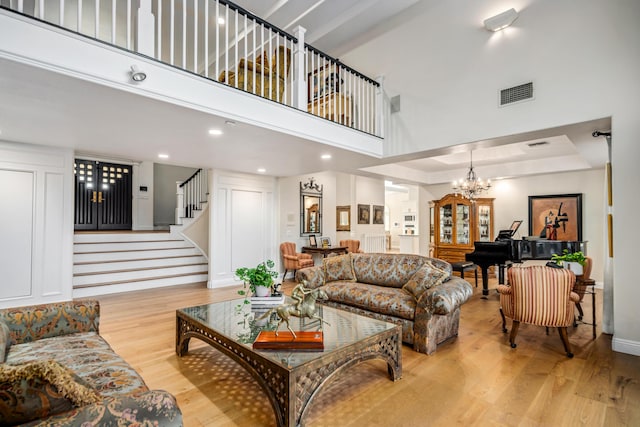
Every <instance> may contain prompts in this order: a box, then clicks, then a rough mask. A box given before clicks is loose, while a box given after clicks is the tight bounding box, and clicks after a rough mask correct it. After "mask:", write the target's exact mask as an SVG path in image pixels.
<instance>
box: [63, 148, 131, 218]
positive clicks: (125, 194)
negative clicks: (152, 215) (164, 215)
mask: <svg viewBox="0 0 640 427" xmlns="http://www.w3.org/2000/svg"><path fill="white" fill-rule="evenodd" d="M73 173H74V178H75V208H74V229H75V230H131V217H132V214H131V207H132V180H131V175H132V168H131V166H129V165H119V164H115V163H107V162H98V161H94V160H82V159H76V160H75V162H74V168H73Z"/></svg>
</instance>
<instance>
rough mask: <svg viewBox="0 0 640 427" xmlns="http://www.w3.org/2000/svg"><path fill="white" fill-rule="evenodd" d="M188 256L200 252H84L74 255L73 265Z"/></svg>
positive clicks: (193, 250) (168, 250)
mask: <svg viewBox="0 0 640 427" xmlns="http://www.w3.org/2000/svg"><path fill="white" fill-rule="evenodd" d="M189 255H201V253H200V251H198V249H196V248H194V247H190V248H173V249H170V248H165V249H157V250H154V249H148V250H139V251H116V252H85V253H77V254H74V256H73V259H74V263H86V262H100V261H130V260H140V259H149V258H167V257H179V256H189Z"/></svg>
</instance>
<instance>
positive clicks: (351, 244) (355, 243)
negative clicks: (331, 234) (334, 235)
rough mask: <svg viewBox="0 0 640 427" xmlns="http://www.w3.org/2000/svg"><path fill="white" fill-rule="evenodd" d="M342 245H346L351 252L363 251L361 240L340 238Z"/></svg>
mask: <svg viewBox="0 0 640 427" xmlns="http://www.w3.org/2000/svg"><path fill="white" fill-rule="evenodd" d="M340 246H346V247H347V252H349V253H356V254H357V253H363V252H364V251H363V250H362V249H360V240H340Z"/></svg>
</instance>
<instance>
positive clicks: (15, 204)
mask: <svg viewBox="0 0 640 427" xmlns="http://www.w3.org/2000/svg"><path fill="white" fill-rule="evenodd" d="M73 179H74V178H73V152H72V151H71V150H63V149H55V148H45V147H40V146H35V145H28V144H14V143H8V142H3V141H0V201H1V203H0V271H2V272H3V275H4V279H3V281H2V285H0V307H16V306H21V305H30V304H40V303H45V302H54V301H64V300H69V299H71V292H72V283H71V275H72V263H73V260H72V254H73Z"/></svg>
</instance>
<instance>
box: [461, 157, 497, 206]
mask: <svg viewBox="0 0 640 427" xmlns="http://www.w3.org/2000/svg"><path fill="white" fill-rule="evenodd" d="M469 154H470V159H471V163H470V164H469V172H467V178H466V179H461V180H459V181H453V191H455V193H456V195H458V194H462V196H463V197H465V198H467V199H469V200H472V201H473V200H474V199H475V198H476V197H478V196H479V195H480V194H482V193H483V192H485V191H488V190H489V188H491V181H490V180H487V182H486V183H485V182H483V181H482V180H481V179H480V178H478V176H477V175H476V172H475V171H474V170H473V151H472V152H470V153H469Z"/></svg>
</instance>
